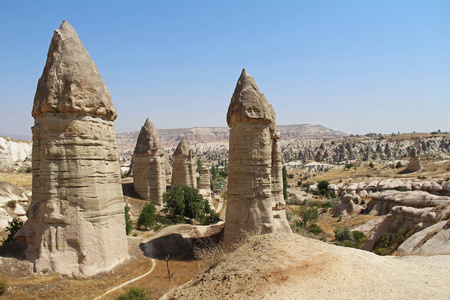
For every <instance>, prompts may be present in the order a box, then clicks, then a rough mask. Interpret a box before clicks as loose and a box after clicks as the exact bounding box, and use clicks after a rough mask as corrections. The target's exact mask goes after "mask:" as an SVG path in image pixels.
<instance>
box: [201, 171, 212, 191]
mask: <svg viewBox="0 0 450 300" xmlns="http://www.w3.org/2000/svg"><path fill="white" fill-rule="evenodd" d="M198 188H199V189H202V190H211V178H210V174H209V168H208V166H205V165H203V166H202V167H201V169H200V179H199V181H198Z"/></svg>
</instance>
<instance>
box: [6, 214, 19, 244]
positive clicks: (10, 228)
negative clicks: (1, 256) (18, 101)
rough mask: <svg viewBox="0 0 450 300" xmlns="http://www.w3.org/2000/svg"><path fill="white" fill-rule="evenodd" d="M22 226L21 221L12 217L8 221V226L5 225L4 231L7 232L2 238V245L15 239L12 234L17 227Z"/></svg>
mask: <svg viewBox="0 0 450 300" xmlns="http://www.w3.org/2000/svg"><path fill="white" fill-rule="evenodd" d="M22 226H23V222H22V221H20V220H18V219H15V218H14V219H12V221H8V226H6V231H7V232H9V233H8V236H7V237H6V239H3V245H4V244H6V243H8V242H11V241H15V240H16V239H15V238H14V235H15V234H16V233H17V231H19V229H20V228H21V227H22Z"/></svg>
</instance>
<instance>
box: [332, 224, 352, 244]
mask: <svg viewBox="0 0 450 300" xmlns="http://www.w3.org/2000/svg"><path fill="white" fill-rule="evenodd" d="M334 236H335V237H336V240H337V241H339V242H343V241H354V240H355V238H354V237H353V234H352V232H351V231H350V228H349V227H347V226H345V227H339V228H338V229H337V230H336V231H335V232H334Z"/></svg>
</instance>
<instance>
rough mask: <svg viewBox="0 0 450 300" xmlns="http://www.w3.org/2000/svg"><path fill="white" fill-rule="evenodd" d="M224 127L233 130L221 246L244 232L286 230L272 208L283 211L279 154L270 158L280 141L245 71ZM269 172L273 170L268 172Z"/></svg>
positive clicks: (271, 114)
mask: <svg viewBox="0 0 450 300" xmlns="http://www.w3.org/2000/svg"><path fill="white" fill-rule="evenodd" d="M227 123H228V126H229V127H230V128H231V129H230V140H229V160H228V161H229V164H228V202H227V210H226V217H225V232H224V244H225V245H226V246H231V245H232V244H234V243H236V242H238V241H239V239H240V238H241V236H242V234H243V233H244V232H247V233H257V234H259V233H270V232H274V231H285V230H286V229H284V227H283V228H278V227H277V226H278V223H279V222H275V220H274V216H275V217H276V218H285V215H283V214H282V213H279V212H275V213H274V209H273V207H278V208H280V209H281V210H282V209H284V204H283V202H284V201H282V200H281V199H280V198H279V178H278V173H277V172H278V168H279V167H280V166H281V165H280V163H281V152H280V153H279V154H278V153H275V157H274V158H273V152H274V149H275V151H278V146H277V145H275V146H274V143H277V141H278V138H277V133H276V124H275V111H274V110H273V108H272V106H271V105H270V104H269V102H268V101H267V99H266V97H265V96H264V95H263V94H262V93H261V92H260V90H259V88H258V86H257V85H256V82H255V80H254V79H253V78H252V77H250V75H249V74H248V73H247V71H246V70H245V69H243V70H242V73H241V76H240V77H239V80H238V82H237V84H236V88H235V90H234V93H233V96H232V97H231V103H230V106H229V107H228V113H227ZM273 168H276V169H277V170H274V171H272V169H273ZM273 172H274V175H273ZM272 176H276V177H277V178H276V180H274V181H273V180H272ZM274 184H275V185H274ZM281 184H282V180H281ZM281 192H282V189H281ZM289 231H290V229H289Z"/></svg>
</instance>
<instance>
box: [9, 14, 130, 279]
mask: <svg viewBox="0 0 450 300" xmlns="http://www.w3.org/2000/svg"><path fill="white" fill-rule="evenodd" d="M32 115H33V117H34V118H35V124H34V127H33V128H32V131H33V187H32V192H33V196H32V201H31V204H30V206H29V208H28V211H27V216H28V221H27V222H26V223H25V224H24V226H23V227H22V229H21V230H20V231H19V232H18V234H17V235H16V237H18V238H20V239H25V240H26V242H27V244H28V248H27V250H26V257H27V258H28V259H29V260H30V261H32V262H33V263H34V270H35V271H37V272H39V271H42V270H44V269H50V270H53V271H56V272H58V273H63V274H69V275H71V274H75V275H84V276H89V275H93V274H96V273H98V272H101V271H105V270H110V269H112V268H113V267H115V266H116V265H117V264H119V263H120V262H123V261H124V260H125V259H126V258H127V257H128V246H127V239H126V234H125V218H124V203H123V195H122V188H121V184H120V171H119V163H118V152H117V146H116V140H115V134H114V125H113V121H114V119H115V118H116V116H117V114H116V110H115V108H114V106H113V104H112V101H111V96H110V94H109V91H108V89H107V87H106V86H105V84H104V83H103V80H102V78H101V76H100V74H99V72H98V70H97V67H96V65H95V63H94V62H93V61H92V59H91V57H90V56H89V53H88V52H87V51H86V49H85V48H84V47H83V45H82V43H81V42H80V40H79V38H78V35H77V33H76V32H75V30H74V29H73V28H72V26H70V25H69V23H67V22H66V21H64V22H63V23H62V24H61V27H60V29H59V30H55V33H54V36H53V39H52V41H51V44H50V49H49V52H48V56H47V62H46V65H45V68H44V71H43V74H42V76H41V78H40V79H39V82H38V86H37V90H36V95H35V99H34V106H33V112H32Z"/></svg>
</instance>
